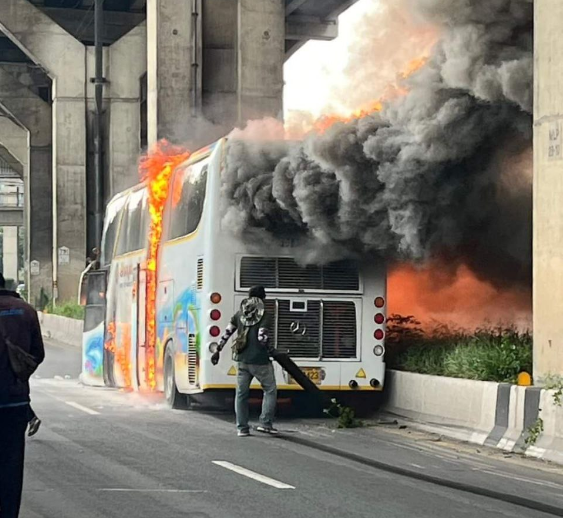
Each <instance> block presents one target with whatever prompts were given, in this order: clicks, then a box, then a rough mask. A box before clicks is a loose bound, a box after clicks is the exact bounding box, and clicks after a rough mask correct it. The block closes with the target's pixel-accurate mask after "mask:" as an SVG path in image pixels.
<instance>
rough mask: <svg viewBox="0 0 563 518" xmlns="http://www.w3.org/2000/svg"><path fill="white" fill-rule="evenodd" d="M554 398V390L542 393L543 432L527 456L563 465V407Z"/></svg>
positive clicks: (541, 415) (540, 412)
mask: <svg viewBox="0 0 563 518" xmlns="http://www.w3.org/2000/svg"><path fill="white" fill-rule="evenodd" d="M554 396H555V391H553V390H542V391H541V394H540V400H539V408H540V410H539V417H540V418H541V419H542V421H543V432H542V433H541V434H540V435H539V437H538V440H537V441H536V443H535V444H534V445H533V446H530V447H529V448H528V449H527V450H526V454H527V455H531V456H533V457H537V458H540V459H544V460H550V461H552V462H557V463H559V464H563V406H562V405H561V404H560V403H557V402H556V401H555V398H554Z"/></svg>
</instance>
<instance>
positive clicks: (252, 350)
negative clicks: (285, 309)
mask: <svg viewBox="0 0 563 518" xmlns="http://www.w3.org/2000/svg"><path fill="white" fill-rule="evenodd" d="M231 325H233V326H235V327H236V328H237V334H241V333H242V332H243V331H244V325H243V324H242V322H241V321H240V312H237V313H236V314H235V315H234V316H233V318H231ZM269 327H270V319H269V316H268V314H264V316H263V317H262V319H261V320H260V322H258V323H257V324H255V325H253V326H250V327H249V329H248V335H247V337H246V348H245V349H244V350H243V351H242V352H240V353H238V354H236V353H235V354H234V356H233V359H234V360H235V361H237V362H243V363H251V364H254V365H266V364H268V363H270V351H269V337H268V329H269ZM259 333H260V334H261V335H262V340H260V339H259V338H258V336H259Z"/></svg>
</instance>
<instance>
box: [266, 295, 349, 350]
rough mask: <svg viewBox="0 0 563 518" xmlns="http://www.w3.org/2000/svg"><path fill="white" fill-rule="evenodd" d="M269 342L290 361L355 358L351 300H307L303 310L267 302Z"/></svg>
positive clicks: (283, 301) (283, 302)
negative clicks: (269, 327) (286, 355)
mask: <svg viewBox="0 0 563 518" xmlns="http://www.w3.org/2000/svg"><path fill="white" fill-rule="evenodd" d="M266 309H267V311H268V313H269V314H270V315H271V316H272V318H271V329H270V339H271V340H272V341H273V343H274V344H275V346H276V347H277V349H279V350H280V351H284V352H287V353H288V354H289V355H290V356H291V357H293V358H311V359H346V358H357V356H358V354H357V351H358V347H357V322H356V320H357V318H356V305H355V304H354V302H352V301H327V300H307V301H306V311H295V310H293V311H292V308H291V301H290V300H286V299H268V300H267V301H266Z"/></svg>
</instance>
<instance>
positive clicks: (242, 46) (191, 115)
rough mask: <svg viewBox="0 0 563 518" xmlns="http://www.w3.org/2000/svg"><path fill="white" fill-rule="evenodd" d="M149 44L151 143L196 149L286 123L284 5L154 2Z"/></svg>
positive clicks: (231, 0) (242, 0) (223, 0)
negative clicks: (244, 127)
mask: <svg viewBox="0 0 563 518" xmlns="http://www.w3.org/2000/svg"><path fill="white" fill-rule="evenodd" d="M147 37H148V70H147V79H148V135H149V139H148V140H149V143H152V142H155V141H156V140H158V139H159V138H163V137H165V138H169V139H171V140H173V141H176V142H180V143H184V142H190V143H191V144H193V145H194V146H196V147H197V146H201V145H204V144H206V143H209V142H210V141H211V140H213V139H215V138H218V137H220V136H222V135H224V134H226V133H228V132H229V131H230V130H231V129H232V128H233V127H234V126H235V125H237V124H245V123H246V121H247V120H249V119H257V118H262V117H264V116H271V117H279V118H281V116H282V107H283V106H282V93H283V63H284V58H285V56H284V51H285V46H284V45H285V43H284V37H285V10H284V2H283V0H214V1H213V2H201V1H198V2H195V3H192V2H186V1H184V0H148V3H147ZM201 118H204V119H205V122H203V123H202V121H201ZM209 122H211V123H212V124H209Z"/></svg>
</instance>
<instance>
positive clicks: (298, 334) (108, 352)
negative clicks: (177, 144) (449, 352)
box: [82, 139, 386, 407]
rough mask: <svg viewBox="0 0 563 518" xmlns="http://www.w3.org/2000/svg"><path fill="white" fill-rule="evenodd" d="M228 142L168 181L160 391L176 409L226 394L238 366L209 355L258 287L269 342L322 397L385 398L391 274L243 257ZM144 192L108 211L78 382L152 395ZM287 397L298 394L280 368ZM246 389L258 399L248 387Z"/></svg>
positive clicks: (285, 257) (122, 198) (255, 254)
mask: <svg viewBox="0 0 563 518" xmlns="http://www.w3.org/2000/svg"><path fill="white" fill-rule="evenodd" d="M227 145H228V143H227V141H226V140H225V139H223V140H221V141H219V142H217V143H215V144H214V145H212V146H209V147H207V148H205V149H203V150H201V151H199V152H197V153H195V154H193V155H192V156H191V157H190V158H189V159H188V160H187V161H186V162H184V163H183V164H181V165H180V166H178V167H177V168H176V169H175V171H174V173H173V177H172V178H171V181H170V189H169V196H168V199H167V202H166V206H165V209H164V214H163V233H162V238H161V241H160V248H159V256H158V263H157V264H158V269H157V282H158V288H157V296H156V311H157V319H156V320H157V322H156V324H157V326H156V331H157V339H156V344H153V345H154V346H155V354H156V388H157V390H160V391H163V392H164V393H165V396H166V400H167V401H168V403H169V405H170V406H172V407H183V406H185V405H186V404H187V402H188V401H189V399H190V396H192V395H195V394H201V393H204V392H208V391H233V390H234V389H235V384H236V365H235V364H234V362H233V361H232V359H231V356H230V354H228V352H227V351H225V353H223V354H222V355H221V360H220V362H219V364H218V365H217V366H213V365H212V364H211V355H212V352H213V351H214V348H215V347H216V343H217V341H218V339H219V337H220V335H221V334H222V331H223V330H224V328H225V327H226V326H227V324H228V322H229V320H230V318H231V316H232V314H233V313H235V312H236V310H237V309H238V307H239V305H240V303H241V301H242V300H243V299H244V298H245V296H246V293H247V292H248V289H249V288H250V287H251V286H253V285H263V286H264V287H265V288H266V291H267V294H268V298H267V301H266V307H267V310H268V311H269V312H270V314H271V316H272V319H271V321H272V329H271V339H272V340H273V341H274V344H275V346H276V347H277V348H278V349H279V350H283V351H286V352H288V353H289V355H290V356H291V357H292V358H293V360H294V361H295V362H296V363H297V364H298V365H299V366H300V367H301V368H302V369H303V370H304V371H305V372H306V373H307V375H308V376H309V377H310V379H312V380H313V381H314V382H315V383H317V384H318V386H319V388H320V389H321V390H324V391H330V392H342V391H348V392H353V391H356V392H360V391H363V392H372V393H373V392H378V391H381V390H382V389H383V384H384V376H385V364H384V351H385V349H384V338H385V321H386V316H385V315H386V271H385V268H384V265H383V264H382V263H380V262H375V261H374V262H372V263H371V264H369V265H366V264H362V265H360V264H357V263H354V262H353V261H342V262H339V263H332V264H327V265H323V266H312V265H311V266H307V267H301V266H299V264H298V261H297V260H296V259H297V258H296V257H295V256H294V255H292V251H293V252H295V250H293V249H292V248H291V247H289V248H287V247H286V248H284V247H281V246H279V247H278V246H275V245H273V244H272V245H271V246H268V247H267V248H264V249H259V248H258V249H257V248H256V247H255V246H249V245H248V244H247V243H245V242H244V241H243V240H240V239H238V238H237V237H236V236H234V235H232V234H231V233H229V232H228V231H227V230H226V229H224V228H223V227H222V218H221V214H220V210H219V207H220V205H221V204H220V196H221V172H222V167H223V165H224V159H225V149H226V146H227ZM148 228H149V223H148V214H147V188H146V186H145V185H139V186H137V187H135V188H133V189H131V190H129V191H127V192H124V193H121V194H119V195H117V196H115V197H114V198H113V199H112V200H111V202H110V203H109V205H108V207H107V212H106V219H105V228H104V235H103V240H102V254H101V267H100V270H99V271H96V272H92V273H90V274H89V277H88V282H87V285H88V290H87V291H88V293H87V304H86V320H85V332H84V344H83V345H84V347H83V352H84V354H83V373H82V379H83V381H84V383H86V384H92V385H106V386H114V387H123V388H131V389H141V390H142V389H145V388H148V386H149V382H148V377H149V373H148V372H147V368H146V365H147V362H146V351H147V350H148V349H147V344H146V338H147V331H146V318H145V315H146V307H145V306H146V303H147V297H146V271H145V268H146V264H145V263H146V258H147V243H148ZM275 370H276V380H277V384H278V389H279V391H281V393H282V394H283V393H284V392H286V391H287V394H291V393H293V394H295V393H296V392H294V391H300V390H302V389H301V387H300V386H299V385H297V384H296V383H295V382H294V380H292V379H291V377H289V376H288V374H287V373H286V372H285V371H283V370H282V369H281V368H280V367H279V366H278V365H277V364H275ZM253 388H259V386H258V385H253Z"/></svg>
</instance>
